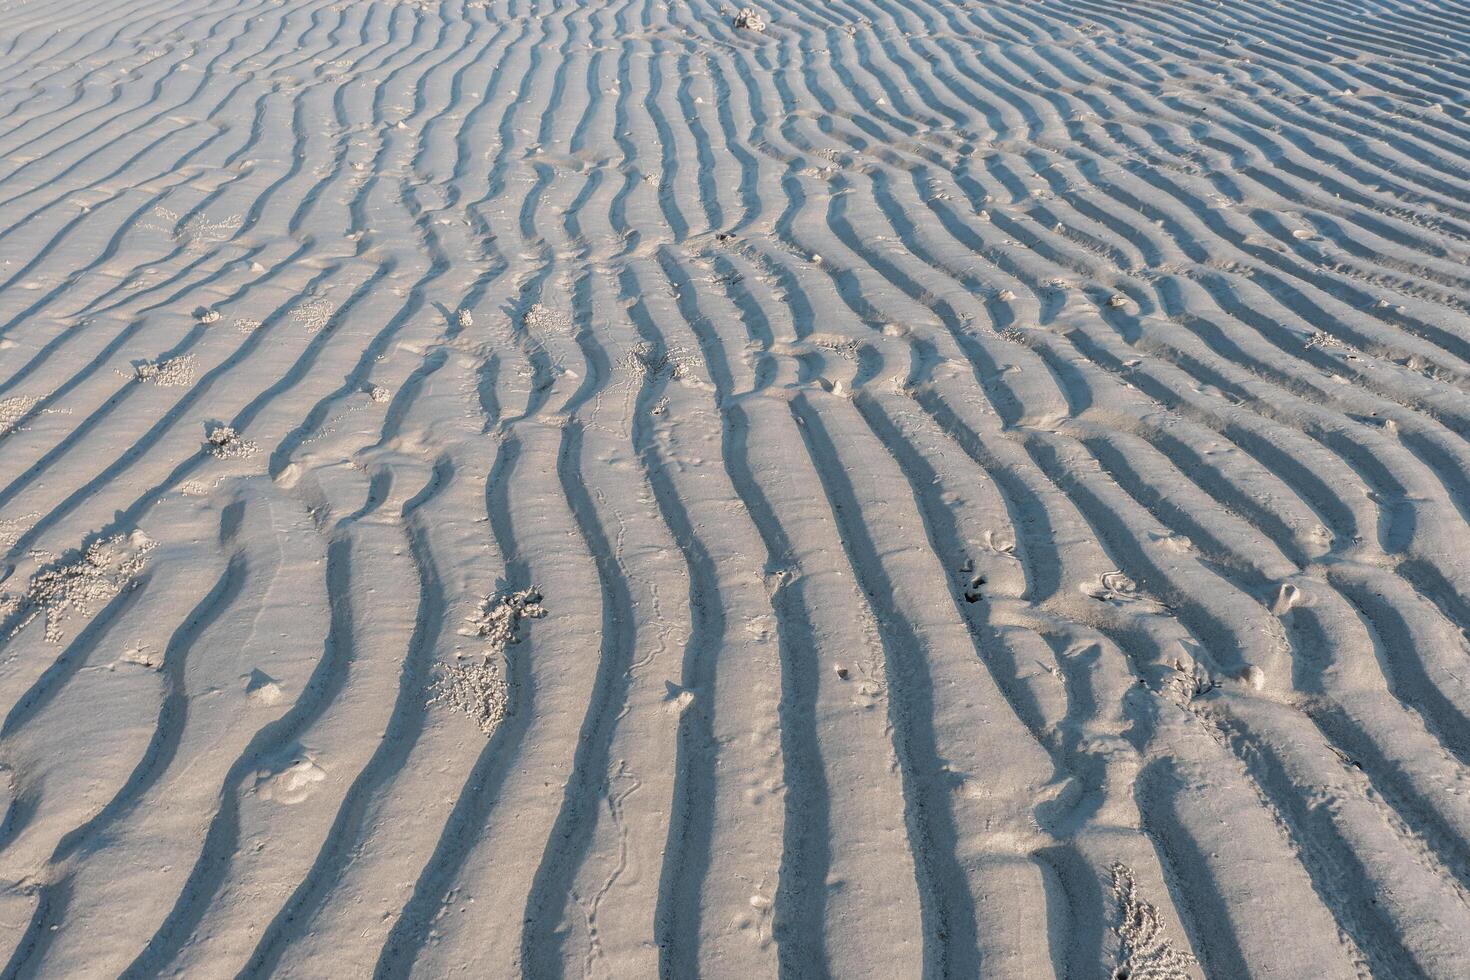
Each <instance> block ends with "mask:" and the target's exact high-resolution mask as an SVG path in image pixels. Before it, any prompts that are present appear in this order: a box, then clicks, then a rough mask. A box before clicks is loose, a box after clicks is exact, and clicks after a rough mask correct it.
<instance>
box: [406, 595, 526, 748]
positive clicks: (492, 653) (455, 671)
mask: <svg viewBox="0 0 1470 980" xmlns="http://www.w3.org/2000/svg"><path fill="white" fill-rule="evenodd" d="M545 615H546V609H545V607H544V606H542V605H541V593H540V592H537V591H536V590H535V589H522V590H520V591H518V592H508V593H499V594H497V595H492V596H487V597H486V598H485V599H484V600H483V601H482V602H481V603H480V608H479V611H478V612H477V613H476V614H475V615H474V616H471V617H470V619H469V622H470V624H471V626H472V627H473V630H472V635H474V636H478V637H481V638H483V639H484V640H485V641H486V645H485V649H484V650H483V652H482V654H481V657H480V659H479V660H478V661H470V662H461V663H456V664H449V665H446V666H445V667H444V668H443V672H442V673H441V674H440V676H439V677H438V678H437V679H436V680H435V682H434V686H433V696H432V697H431V698H430V699H429V703H430V704H444V705H448V706H449V707H451V708H453V709H454V710H456V711H458V712H460V713H461V714H464V715H468V716H469V717H470V718H472V719H473V720H474V722H475V724H476V725H477V726H479V729H480V731H482V732H484V733H485V734H486V735H490V734H492V733H493V732H494V731H495V728H496V726H497V725H499V724H500V722H501V721H502V720H504V718H505V715H506V712H507V711H508V710H509V707H510V685H509V684H507V683H506V680H505V675H504V673H503V671H502V669H501V666H500V661H501V660H502V659H504V657H505V656H506V650H507V649H508V648H509V647H510V646H511V645H512V644H515V643H518V642H520V639H521V638H520V635H519V629H520V624H521V621H522V620H523V619H540V618H541V617H543V616H545Z"/></svg>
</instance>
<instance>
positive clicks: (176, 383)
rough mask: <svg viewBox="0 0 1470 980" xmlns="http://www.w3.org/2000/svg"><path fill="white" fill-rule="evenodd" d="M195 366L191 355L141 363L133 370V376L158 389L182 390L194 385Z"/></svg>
mask: <svg viewBox="0 0 1470 980" xmlns="http://www.w3.org/2000/svg"><path fill="white" fill-rule="evenodd" d="M195 364H196V362H195V359H194V355H193V354H183V355H181V356H179V357H169V358H161V359H159V360H156V361H142V362H141V363H139V364H138V365H137V367H136V368H135V375H134V376H135V377H136V378H137V379H138V380H139V381H142V382H145V383H147V384H155V385H158V386H159V387H160V388H183V387H186V386H188V385H191V384H193V383H194V376H195Z"/></svg>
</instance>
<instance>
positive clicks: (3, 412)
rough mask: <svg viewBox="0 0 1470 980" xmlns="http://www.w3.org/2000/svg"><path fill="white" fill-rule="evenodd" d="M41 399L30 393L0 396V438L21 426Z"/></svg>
mask: <svg viewBox="0 0 1470 980" xmlns="http://www.w3.org/2000/svg"><path fill="white" fill-rule="evenodd" d="M40 400H41V399H39V398H33V397H31V396H29V395H11V396H10V397H9V398H0V439H3V438H4V437H5V436H8V435H10V434H11V433H12V432H14V431H15V430H16V429H18V428H20V423H21V422H22V421H24V420H25V417H26V416H27V415H28V414H30V411H31V409H33V408H35V407H36V404H37V403H38V402H40Z"/></svg>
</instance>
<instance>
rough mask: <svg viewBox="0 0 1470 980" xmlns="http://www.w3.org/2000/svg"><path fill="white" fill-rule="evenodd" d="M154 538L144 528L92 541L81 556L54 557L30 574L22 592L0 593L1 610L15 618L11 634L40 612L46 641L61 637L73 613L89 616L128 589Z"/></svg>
mask: <svg viewBox="0 0 1470 980" xmlns="http://www.w3.org/2000/svg"><path fill="white" fill-rule="evenodd" d="M153 547H154V545H153V542H152V541H151V540H149V538H148V536H147V535H145V534H144V533H143V532H142V531H134V532H133V533H132V534H130V535H123V534H117V535H114V536H112V537H110V538H103V539H101V540H97V541H93V542H92V543H91V544H89V545H87V547H86V549H85V550H84V551H83V552H82V553H81V554H80V555H79V556H77V557H75V558H72V559H70V560H62V559H60V558H58V559H55V560H53V561H52V563H51V564H50V565H48V566H46V567H45V568H42V569H41V570H40V571H38V572H36V574H35V575H33V576H31V582H30V586H29V588H28V589H27V590H26V592H25V594H24V595H19V596H16V595H7V596H5V597H3V598H0V615H3V616H4V618H5V619H6V620H12V621H15V620H18V621H15V622H14V625H13V626H12V627H11V629H10V632H9V634H8V637H7V638H13V637H14V636H15V635H16V634H17V633H19V632H20V631H21V630H23V629H25V628H26V627H27V626H29V625H30V624H31V623H32V622H34V621H35V619H36V618H37V617H38V616H44V617H45V620H46V640H47V641H48V642H50V643H59V642H61V638H62V632H61V624H62V622H63V621H64V620H65V619H67V618H68V617H69V616H70V615H71V614H72V613H73V612H77V613H80V614H81V615H83V616H86V615H89V614H90V613H91V612H92V610H93V609H94V608H96V607H97V606H98V605H100V604H101V603H103V602H106V601H107V600H108V599H111V598H112V597H113V596H115V595H117V594H118V593H119V592H121V591H122V590H123V589H126V588H130V587H131V586H132V584H133V582H134V581H135V580H136V579H137V577H138V575H139V573H140V572H142V570H143V566H144V565H146V564H147V555H148V552H150V551H152V550H153Z"/></svg>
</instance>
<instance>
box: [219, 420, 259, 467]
mask: <svg viewBox="0 0 1470 980" xmlns="http://www.w3.org/2000/svg"><path fill="white" fill-rule="evenodd" d="M205 448H206V449H207V450H208V451H209V454H210V455H211V456H213V457H214V458H215V459H244V458H245V457H247V456H254V455H255V454H256V453H257V452H259V451H260V447H259V446H257V445H256V444H255V443H253V442H251V441H250V440H249V439H243V438H241V437H240V433H238V432H236V431H235V430H234V429H232V428H230V427H229V426H228V425H221V426H216V427H215V428H213V429H211V430H210V432H209V442H208V443H207V444H206V446H205Z"/></svg>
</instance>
